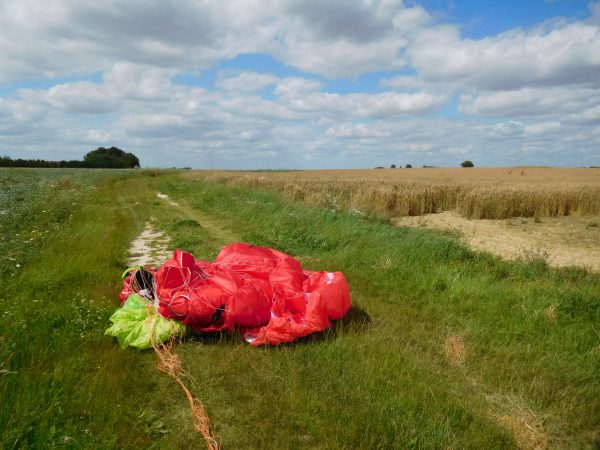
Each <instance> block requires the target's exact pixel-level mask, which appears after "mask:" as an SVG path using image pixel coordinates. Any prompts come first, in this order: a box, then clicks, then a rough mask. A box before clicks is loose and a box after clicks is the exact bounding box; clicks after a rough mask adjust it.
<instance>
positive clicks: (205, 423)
mask: <svg viewBox="0 0 600 450" xmlns="http://www.w3.org/2000/svg"><path fill="white" fill-rule="evenodd" d="M172 343H173V341H171V342H170V343H169V344H168V345H165V344H163V343H158V344H154V345H153V348H154V352H155V353H156V356H157V357H158V370H160V371H161V372H163V373H165V374H167V375H168V376H169V377H171V378H172V379H173V380H174V381H175V382H177V384H179V386H181V389H183V391H184V392H185V395H186V396H187V399H188V402H189V403H190V409H191V411H192V418H193V420H194V428H195V429H196V431H198V432H199V433H201V434H202V437H203V438H204V442H206V447H207V449H208V450H219V448H220V447H219V442H218V441H217V439H216V438H215V437H214V436H213V435H212V434H211V431H210V418H209V417H208V415H207V414H206V410H205V409H204V406H203V405H202V402H200V400H198V399H197V398H196V397H194V395H193V394H192V393H191V392H190V390H189V389H188V387H187V386H186V385H185V383H184V382H183V380H182V378H188V379H190V380H191V379H192V378H191V375H190V374H188V373H187V372H186V371H185V370H184V369H183V367H182V366H181V358H180V357H179V355H176V354H175V353H173V352H172V347H173V344H172Z"/></svg>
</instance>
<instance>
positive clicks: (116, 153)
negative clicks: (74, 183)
mask: <svg viewBox="0 0 600 450" xmlns="http://www.w3.org/2000/svg"><path fill="white" fill-rule="evenodd" d="M83 162H84V164H85V166H86V167H94V168H107V169H131V168H134V167H140V160H139V159H138V158H137V156H135V155H134V154H133V153H126V152H124V151H123V150H121V149H120V148H117V147H111V148H104V147H98V148H97V149H96V150H92V151H91V152H89V153H88V154H86V155H85V156H84V157H83Z"/></svg>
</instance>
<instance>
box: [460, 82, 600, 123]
mask: <svg viewBox="0 0 600 450" xmlns="http://www.w3.org/2000/svg"><path fill="white" fill-rule="evenodd" d="M596 105H600V92H599V91H598V89H592V88H579V87H553V88H524V89H519V90H514V91H498V92H491V93H490V92H486V93H483V94H479V95H463V96H462V97H461V102H460V107H459V109H460V111H462V112H464V113H466V114H471V115H492V116H512V117H523V116H557V115H561V114H565V113H574V112H579V111H582V110H585V109H586V108H590V107H594V106H596Z"/></svg>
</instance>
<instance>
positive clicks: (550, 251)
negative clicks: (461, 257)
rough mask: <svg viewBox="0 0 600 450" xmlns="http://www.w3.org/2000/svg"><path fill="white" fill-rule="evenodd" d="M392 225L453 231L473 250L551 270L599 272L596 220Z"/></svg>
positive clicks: (599, 223) (417, 219) (408, 220)
mask: <svg viewBox="0 0 600 450" xmlns="http://www.w3.org/2000/svg"><path fill="white" fill-rule="evenodd" d="M394 223H395V225H398V226H408V227H420V228H432V229H439V230H446V231H456V232H458V233H460V234H461V235H462V236H464V238H465V239H466V241H467V243H468V244H469V246H471V248H473V249H474V250H480V251H487V252H490V253H494V254H496V255H498V256H500V257H502V258H504V259H509V260H515V259H519V258H523V257H525V258H527V257H531V256H536V257H542V258H545V259H546V261H547V262H548V264H550V265H551V266H555V267H566V266H579V267H585V268H588V269H590V270H593V271H597V272H598V271H600V218H599V217H569V216H567V217H544V218H541V219H538V220H537V221H536V220H534V219H533V218H512V219H505V220H470V219H466V218H464V217H462V216H459V215H458V214H456V213H454V212H442V213H438V214H427V215H424V216H414V217H400V218H397V219H395V220H394Z"/></svg>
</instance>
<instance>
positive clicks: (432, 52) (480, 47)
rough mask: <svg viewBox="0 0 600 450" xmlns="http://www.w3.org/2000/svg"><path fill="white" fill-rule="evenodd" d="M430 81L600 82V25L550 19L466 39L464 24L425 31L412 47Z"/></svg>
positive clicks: (496, 84) (486, 85)
mask: <svg viewBox="0 0 600 450" xmlns="http://www.w3.org/2000/svg"><path fill="white" fill-rule="evenodd" d="M409 53H410V57H411V61H412V63H413V64H414V67H415V68H416V69H417V70H418V71H419V73H420V74H421V75H422V76H423V77H424V78H425V79H426V80H430V81H439V80H443V81H446V82H448V81H454V82H456V83H460V84H461V85H465V86H469V87H471V88H477V89H502V90H504V89H511V90H514V89H519V88H523V87H528V86H540V85H545V86H560V85H571V84H590V85H594V86H598V85H599V84H600V78H599V77H598V73H600V26H599V24H598V23H596V22H594V21H587V22H575V23H565V22H550V23H547V24H544V25H542V26H540V27H537V28H534V29H532V30H530V31H523V30H519V29H517V30H511V31H509V32H506V33H503V34H500V35H498V36H493V37H487V38H484V39H479V40H472V39H462V38H461V37H460V35H459V30H458V27H456V26H453V25H445V26H439V27H433V28H429V29H425V30H423V31H421V32H420V33H419V34H418V35H417V37H416V39H415V42H414V45H412V46H411V47H410V50H409Z"/></svg>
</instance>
